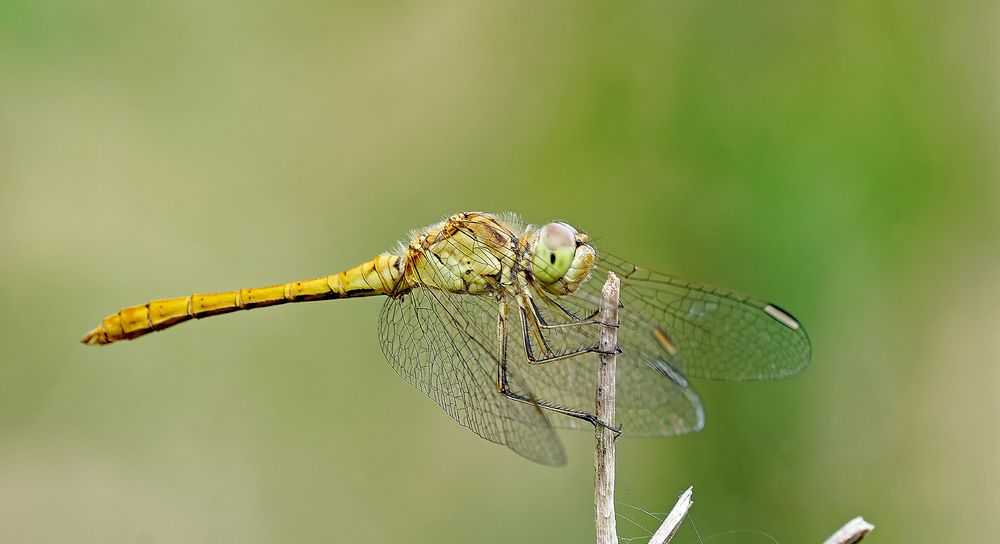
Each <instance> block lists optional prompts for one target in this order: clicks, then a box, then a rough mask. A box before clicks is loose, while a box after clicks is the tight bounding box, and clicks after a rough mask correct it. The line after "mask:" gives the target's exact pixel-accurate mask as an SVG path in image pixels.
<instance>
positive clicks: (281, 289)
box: [80, 255, 406, 345]
mask: <svg viewBox="0 0 1000 544" xmlns="http://www.w3.org/2000/svg"><path fill="white" fill-rule="evenodd" d="M399 260H400V258H399V257H398V256H395V255H379V256H378V257H375V258H374V259H372V260H370V261H368V262H366V263H364V264H361V265H358V266H356V267H354V268H351V269H350V270H345V271H343V272H341V273H339V274H333V275H331V276H325V277H322V278H316V279H314V280H306V281H296V282H292V283H285V284H281V285H274V286H271V287H256V288H251V289H241V290H239V291H230V292H228V293H216V294H209V295H190V296H186V297H177V298H168V299H164V300H153V301H150V302H147V303H146V304H142V305H139V306H130V307H128V308H123V309H121V310H120V311H119V312H118V313H116V314H112V315H109V316H108V317H106V318H104V321H103V322H102V323H101V325H100V326H99V327H97V328H95V329H93V330H91V331H90V332H88V333H87V334H86V335H84V337H83V338H82V339H81V340H80V341H81V342H83V343H84V344H87V345H100V344H110V343H111V342H116V341H118V340H131V339H133V338H138V337H139V336H142V335H144V334H146V333H150V332H153V331H159V330H162V329H165V328H167V327H172V326H174V325H176V324H178V323H181V322H184V321H187V320H189V319H192V318H201V317H207V316H210V315H218V314H225V313H229V312H235V311H237V310H249V309H251V308H259V307H262V306H274V305H276V304H285V303H289V302H305V301H309V300H327V299H334V298H348V297H364V296H372V295H391V294H394V293H398V292H400V291H402V290H405V288H406V286H404V285H402V283H403V282H402V281H401V279H402V278H403V271H402V270H401V267H399V266H398V265H399V264H400V262H399Z"/></svg>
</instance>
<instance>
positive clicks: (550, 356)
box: [518, 305, 621, 365]
mask: <svg viewBox="0 0 1000 544" xmlns="http://www.w3.org/2000/svg"><path fill="white" fill-rule="evenodd" d="M518 310H519V311H520V315H521V330H522V333H523V334H524V353H525V356H526V357H527V358H528V362H529V363H531V364H534V365H540V364H545V363H553V362H556V361H562V360H565V359H570V358H572V357H577V356H580V355H583V354H586V353H605V352H602V351H601V350H600V349H598V348H596V347H587V348H581V349H578V350H574V351H571V352H568V353H560V354H555V353H554V352H553V351H552V349H551V348H550V347H549V346H548V344H546V343H545V335H543V334H542V331H541V329H540V328H539V327H538V323H537V322H536V321H534V320H532V319H530V317H534V316H529V315H528V313H527V312H526V311H525V309H524V306H522V305H519V308H518ZM532 326H534V327H535V328H533V329H532V330H534V331H536V333H537V335H538V337H539V338H540V339H541V343H542V347H543V348H544V349H545V351H546V354H547V355H546V356H545V357H537V356H536V355H535V353H534V350H532V348H531V334H530V333H529V332H528V330H529V327H532ZM620 353H621V349H618V348H615V351H614V353H613V354H614V355H618V354H620ZM608 355H611V354H608Z"/></svg>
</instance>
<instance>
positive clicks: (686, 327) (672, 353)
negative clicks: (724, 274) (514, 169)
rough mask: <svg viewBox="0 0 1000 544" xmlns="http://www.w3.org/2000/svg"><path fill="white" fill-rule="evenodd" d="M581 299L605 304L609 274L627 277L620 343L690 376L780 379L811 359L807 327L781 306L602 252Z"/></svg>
mask: <svg viewBox="0 0 1000 544" xmlns="http://www.w3.org/2000/svg"><path fill="white" fill-rule="evenodd" d="M597 262H598V265H597V270H595V272H594V274H593V277H591V278H590V279H589V280H588V281H587V282H586V283H585V284H584V285H583V286H582V287H581V289H580V290H579V291H578V292H577V294H575V295H573V296H575V297H576V298H579V299H582V300H585V301H595V300H599V298H598V297H599V296H600V289H601V285H602V284H603V282H604V278H606V277H607V272H608V271H612V272H614V273H615V274H617V275H618V276H619V277H620V278H621V303H622V306H623V307H622V308H621V310H620V315H621V320H622V326H621V327H620V329H619V333H618V334H619V344H620V345H621V346H622V348H623V349H625V350H626V351H630V352H635V353H641V354H643V355H644V356H645V357H649V358H657V357H659V358H662V359H664V360H665V361H666V362H668V363H669V364H670V365H671V366H673V367H675V368H676V369H677V370H679V371H680V372H681V373H682V374H684V375H686V376H691V377H696V378H709V379H721V380H776V379H780V378H785V377H787V376H791V375H793V374H797V373H799V372H801V371H802V370H803V369H804V368H805V367H806V366H807V365H808V364H809V359H810V356H811V347H810V344H809V337H808V335H807V334H806V331H805V329H804V328H803V327H802V325H801V324H800V323H799V322H798V321H797V320H796V319H795V318H794V317H792V316H791V314H789V313H788V312H785V311H784V310H782V309H781V308H779V307H778V306H777V305H775V304H771V303H768V302H766V301H763V300H760V299H757V298H753V297H750V296H746V295H742V294H740V293H736V292H733V291H728V290H725V289H719V288H716V287H712V286H709V285H705V284H701V283H697V282H692V281H688V280H683V279H680V278H676V277H673V276H668V275H666V274H660V273H657V272H652V271H649V270H645V269H643V268H640V267H637V266H635V265H633V264H631V263H629V262H627V261H625V260H623V259H620V258H618V257H615V256H614V255H610V254H607V253H603V252H601V253H599V254H598V259H597Z"/></svg>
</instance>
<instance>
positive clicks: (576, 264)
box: [528, 222, 595, 295]
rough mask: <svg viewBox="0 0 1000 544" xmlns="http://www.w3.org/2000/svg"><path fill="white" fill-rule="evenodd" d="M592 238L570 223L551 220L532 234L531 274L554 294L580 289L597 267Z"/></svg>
mask: <svg viewBox="0 0 1000 544" xmlns="http://www.w3.org/2000/svg"><path fill="white" fill-rule="evenodd" d="M589 239H590V238H589V237H588V236H587V235H586V234H584V233H582V232H579V231H577V230H576V229H574V228H573V227H571V226H569V225H568V224H566V223H562V222H557V223H548V224H546V225H544V226H542V228H540V229H538V230H537V231H535V232H534V233H532V235H531V241H530V243H529V246H528V252H529V258H530V265H531V273H532V275H533V276H534V277H535V279H536V280H538V282H539V283H540V284H541V286H542V287H543V288H544V289H545V290H546V291H548V292H550V293H552V294H554V295H567V294H569V293H572V292H573V291H576V289H577V287H579V286H580V284H581V283H583V282H584V280H586V279H587V277H588V276H589V275H590V271H591V270H592V269H593V268H594V264H595V261H594V258H595V255H594V248H592V247H590V245H588V244H587V241H588V240H589Z"/></svg>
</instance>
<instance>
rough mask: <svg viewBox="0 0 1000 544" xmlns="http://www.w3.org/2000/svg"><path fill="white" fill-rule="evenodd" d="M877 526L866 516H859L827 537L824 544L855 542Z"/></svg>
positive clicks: (849, 543) (853, 543)
mask: <svg viewBox="0 0 1000 544" xmlns="http://www.w3.org/2000/svg"><path fill="white" fill-rule="evenodd" d="M874 529H875V526H874V525H872V524H871V523H868V522H867V521H865V518H863V517H861V516H858V517H856V518H854V519H852V520H851V521H848V522H847V523H846V524H844V526H843V527H841V528H840V529H838V530H837V532H836V533H833V535H832V536H831V537H830V538H828V539H826V542H824V543H823V544H855V543H857V542H861V539H862V538H864V537H865V535H867V534H868V533H870V532H872V531H873V530H874Z"/></svg>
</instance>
